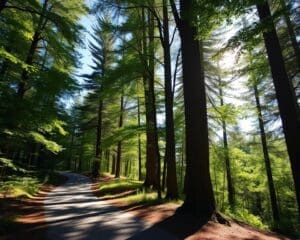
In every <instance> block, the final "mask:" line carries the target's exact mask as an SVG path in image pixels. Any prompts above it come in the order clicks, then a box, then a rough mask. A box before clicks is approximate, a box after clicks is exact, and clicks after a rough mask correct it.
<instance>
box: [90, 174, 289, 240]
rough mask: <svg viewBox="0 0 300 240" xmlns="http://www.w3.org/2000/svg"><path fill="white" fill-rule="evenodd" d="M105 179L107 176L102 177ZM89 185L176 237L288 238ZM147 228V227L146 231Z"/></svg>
mask: <svg viewBox="0 0 300 240" xmlns="http://www.w3.org/2000/svg"><path fill="white" fill-rule="evenodd" d="M105 180H107V179H105ZM98 185H99V184H98V183H95V184H94V185H93V186H92V190H93V192H94V193H95V194H96V195H97V196H98V198H99V199H101V200H106V201H107V202H109V203H110V204H112V205H115V206H116V207H119V208H121V209H122V210H124V211H128V212H130V213H132V214H133V215H135V216H136V217H139V218H141V219H143V220H144V221H146V222H148V223H150V224H152V227H151V228H160V229H163V230H166V231H168V232H170V233H172V234H174V235H175V236H177V237H178V238H179V239H188V240H198V239H199V240H238V239H239V240H288V239H291V238H288V237H285V236H282V235H279V234H277V233H274V232H269V231H264V230H259V229H256V228H254V227H252V226H249V225H247V224H244V223H240V222H237V221H233V220H230V226H228V225H226V224H220V223H216V222H213V221H210V220H207V219H200V218H195V217H194V216H192V215H190V214H187V213H184V212H182V211H178V207H179V205H178V204H175V203H164V204H158V205H144V204H139V205H126V204H125V203H124V202H122V200H120V198H122V197H123V196H127V195H130V194H132V191H131V192H130V191H126V192H124V193H118V194H116V195H114V196H113V197H110V198H105V196H102V195H101V193H100V192H99V190H98V189H99V188H97V186H98ZM146 231H147V230H146Z"/></svg>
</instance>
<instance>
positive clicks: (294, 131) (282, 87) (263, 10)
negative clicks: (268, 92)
mask: <svg viewBox="0 0 300 240" xmlns="http://www.w3.org/2000/svg"><path fill="white" fill-rule="evenodd" d="M256 7H257V10H258V14H259V18H260V21H261V22H262V23H266V22H267V23H268V24H267V26H268V29H266V30H265V31H264V33H263V37H264V42H265V46H266V50H267V54H268V59H269V63H270V68H271V73H272V77H273V83H274V86H275V91H276V96H277V100H278V106H279V111H280V116H281V121H282V126H283V132H284V135H285V140H286V144H287V150H288V154H289V158H290V162H291V167H292V174H293V178H294V184H295V190H296V198H297V202H298V211H299V216H300V175H299V174H298V173H299V171H300V161H299V159H300V148H299V146H298V143H299V142H300V117H299V109H298V106H297V103H296V97H295V92H294V90H293V86H292V84H291V82H290V80H289V78H288V75H287V72H286V69H285V65H284V60H283V56H282V52H281V47H280V44H279V40H278V36H277V33H276V30H275V27H274V23H273V21H272V16H271V12H270V7H269V4H268V3H267V2H266V1H265V2H263V3H259V4H257V5H256Z"/></svg>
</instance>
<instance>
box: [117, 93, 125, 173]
mask: <svg viewBox="0 0 300 240" xmlns="http://www.w3.org/2000/svg"><path fill="white" fill-rule="evenodd" d="M123 112H124V96H123V93H122V96H121V102H120V117H119V128H122V127H123ZM121 158H122V141H119V142H118V147H117V159H116V173H115V178H119V177H120V171H121Z"/></svg>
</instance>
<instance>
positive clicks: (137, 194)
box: [99, 178, 182, 206]
mask: <svg viewBox="0 0 300 240" xmlns="http://www.w3.org/2000/svg"><path fill="white" fill-rule="evenodd" d="M99 190H100V194H101V196H103V197H105V198H106V199H107V198H109V199H118V202H119V203H121V204H124V205H130V206H132V205H139V204H147V205H155V204H161V203H165V202H170V201H167V200H164V198H163V199H160V200H158V199H157V192H155V191H153V190H146V189H145V188H144V187H143V182H141V181H133V180H128V179H123V178H120V179H112V180H111V181H108V182H100V184H99ZM122 193H128V194H125V195H122ZM172 202H174V203H177V204H180V203H182V201H181V200H178V201H172Z"/></svg>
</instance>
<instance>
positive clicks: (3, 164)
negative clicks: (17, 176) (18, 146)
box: [0, 158, 26, 177]
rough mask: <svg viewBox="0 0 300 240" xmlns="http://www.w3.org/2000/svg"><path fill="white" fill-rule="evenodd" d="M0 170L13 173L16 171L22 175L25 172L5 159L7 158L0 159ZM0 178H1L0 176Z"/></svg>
mask: <svg viewBox="0 0 300 240" xmlns="http://www.w3.org/2000/svg"><path fill="white" fill-rule="evenodd" d="M0 168H9V169H11V170H13V171H18V172H23V173H25V172H26V170H25V169H23V168H21V167H19V166H17V165H16V164H14V163H13V161H12V160H11V159H7V158H0ZM0 177H2V176H1V175H0Z"/></svg>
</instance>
